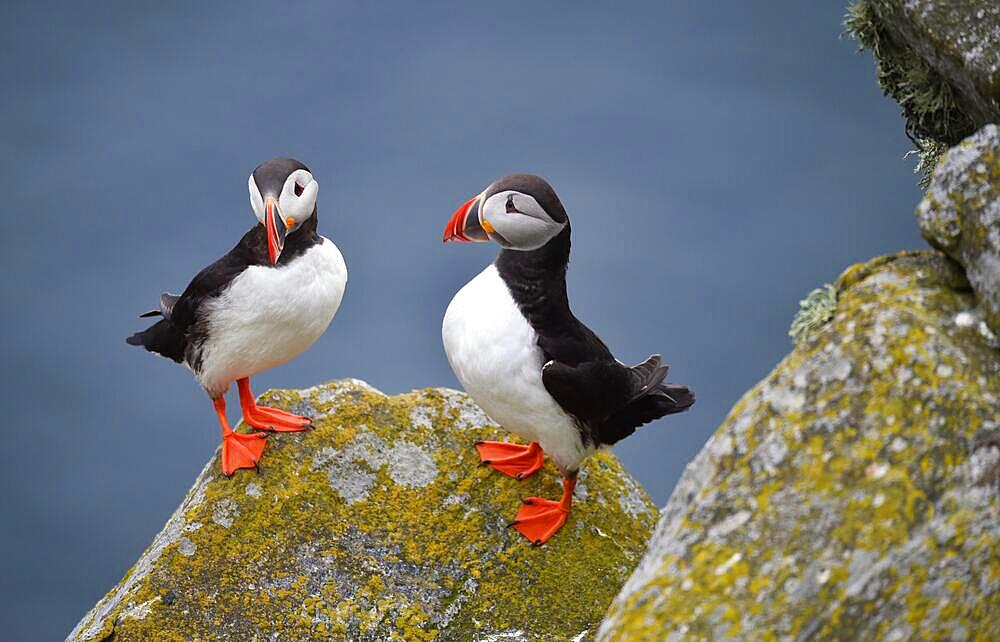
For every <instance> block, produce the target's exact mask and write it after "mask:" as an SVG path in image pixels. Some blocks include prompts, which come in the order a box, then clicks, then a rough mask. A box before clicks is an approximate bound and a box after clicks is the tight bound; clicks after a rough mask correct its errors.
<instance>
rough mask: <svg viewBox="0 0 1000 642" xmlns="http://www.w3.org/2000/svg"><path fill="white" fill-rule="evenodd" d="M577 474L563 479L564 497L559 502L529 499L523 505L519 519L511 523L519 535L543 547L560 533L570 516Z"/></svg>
mask: <svg viewBox="0 0 1000 642" xmlns="http://www.w3.org/2000/svg"><path fill="white" fill-rule="evenodd" d="M575 486H576V473H573V476H572V477H564V478H563V495H562V499H560V500H559V501H554V500H551V499H543V498H541V497H529V498H527V499H525V500H524V501H523V502H522V503H521V509H520V510H519V511H517V518H516V519H514V521H513V522H511V523H510V526H513V527H514V528H515V529H516V530H517V532H518V533H520V534H521V535H524V536H525V537H527V538H528V539H529V540H530V541H531V543H532V544H533V545H535V546H541V545H542V544H544V543H545V542H547V541H549V539H550V538H551V537H552V536H553V535H555V534H556V532H558V531H559V529H560V528H562V527H563V524H565V523H566V518H567V517H568V516H569V509H570V505H571V504H572V502H573V488H574V487H575Z"/></svg>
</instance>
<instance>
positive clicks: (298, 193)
mask: <svg viewBox="0 0 1000 642" xmlns="http://www.w3.org/2000/svg"><path fill="white" fill-rule="evenodd" d="M303 190H305V188H304V187H302V186H301V185H299V184H298V183H297V182H296V183H295V195H296V196H302V191H303Z"/></svg>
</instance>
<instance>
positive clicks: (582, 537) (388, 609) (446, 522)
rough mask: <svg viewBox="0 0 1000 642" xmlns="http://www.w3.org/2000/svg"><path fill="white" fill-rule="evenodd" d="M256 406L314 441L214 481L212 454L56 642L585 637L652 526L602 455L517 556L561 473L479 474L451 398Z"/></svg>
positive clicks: (430, 392)
mask: <svg viewBox="0 0 1000 642" xmlns="http://www.w3.org/2000/svg"><path fill="white" fill-rule="evenodd" d="M263 398H264V400H265V401H266V402H268V403H269V404H271V405H275V406H279V407H283V408H286V409H288V410H291V411H293V412H298V413H304V414H308V415H310V416H313V417H315V419H316V429H315V430H313V431H311V432H308V433H298V434H278V435H272V436H271V437H270V438H269V443H268V448H267V451H266V453H265V455H264V459H263V461H262V468H261V470H260V471H259V472H254V471H246V470H243V471H238V472H237V474H236V475H235V476H234V477H232V478H226V477H223V476H222V475H221V473H220V472H219V463H218V455H216V457H215V458H213V459H212V460H211V461H209V462H208V464H207V465H206V466H205V469H204V470H203V471H202V473H201V475H200V476H199V477H198V479H197V481H196V482H195V483H194V486H193V487H192V488H191V490H190V492H189V493H188V494H187V497H186V498H185V499H184V501H183V502H182V503H181V505H180V507H179V508H178V509H177V511H176V512H175V513H174V515H173V516H172V517H171V518H170V520H169V521H168V522H167V524H166V526H165V527H164V528H163V530H162V531H161V532H160V533H159V535H157V536H156V538H155V539H154V540H153V543H152V544H151V545H150V547H149V548H148V549H147V550H146V552H145V553H143V555H142V557H141V558H139V560H138V562H137V563H136V564H135V566H134V567H133V568H132V569H131V570H130V571H128V573H126V574H125V577H124V578H123V579H122V581H121V582H120V583H119V584H118V586H116V587H115V588H113V589H112V590H111V592H109V593H108V594H107V595H106V596H105V597H104V598H103V599H101V600H100V602H98V604H97V606H95V607H94V609H93V610H92V611H91V612H90V613H88V614H87V615H86V616H85V617H84V618H83V620H81V622H80V623H79V624H78V625H77V627H76V628H75V629H74V630H73V632H72V633H71V634H70V636H69V638H68V639H70V640H112V639H113V640H114V641H115V642H125V641H132V640H135V641H144V640H214V639H228V640H313V639H348V640H407V641H414V640H460V641H467V640H504V641H516V640H567V639H572V638H574V637H577V636H580V635H581V634H584V635H587V633H586V632H587V631H590V635H592V634H593V632H594V631H595V630H596V627H597V624H598V623H599V622H600V620H601V618H602V616H603V615H604V613H605V611H606V610H607V608H608V605H609V604H610V603H611V600H612V598H613V597H614V595H615V594H616V593H617V592H618V590H619V588H620V587H621V585H622V584H623V583H624V582H625V580H626V578H628V576H629V575H630V574H631V572H632V570H633V568H634V567H635V565H636V563H637V562H638V561H639V558H640V557H641V556H642V553H643V550H644V548H645V543H646V540H647V539H648V538H649V535H650V533H651V532H652V528H653V525H654V523H655V521H656V517H657V511H656V509H655V507H654V506H653V505H652V504H651V502H650V500H649V498H648V497H647V496H646V493H645V492H644V491H643V490H642V488H641V487H640V486H639V485H638V484H637V483H636V482H635V481H634V480H633V479H632V478H631V477H630V476H629V475H628V474H627V473H626V472H625V471H624V470H623V469H622V467H621V465H620V464H619V463H618V461H617V460H616V459H615V458H614V456H613V455H611V454H610V453H608V452H602V453H599V454H598V455H597V456H595V457H593V458H591V459H590V460H588V462H587V463H586V464H585V466H584V468H583V470H581V472H580V481H579V484H578V485H577V488H576V502H574V506H573V513H572V514H571V516H570V519H569V522H568V523H567V525H566V527H564V528H563V530H562V531H560V532H559V533H558V534H557V535H556V537H554V538H553V539H552V540H551V541H550V542H549V543H548V544H546V545H545V546H542V547H532V546H531V545H530V544H529V543H528V542H526V541H525V539H524V538H523V537H521V536H520V535H519V534H518V533H517V532H515V531H514V530H513V529H509V528H507V523H508V522H509V521H510V520H511V519H512V518H513V516H514V515H515V514H516V513H517V509H518V506H519V502H520V500H521V498H522V497H525V496H528V495H541V496H551V497H558V495H559V493H560V491H561V487H560V485H559V476H558V473H557V472H556V471H555V469H554V468H552V467H551V465H547V466H546V468H545V469H543V471H542V472H541V473H540V474H537V475H535V476H533V477H532V478H530V479H528V480H526V481H523V482H517V481H514V480H513V479H510V478H508V477H504V476H502V475H499V474H497V473H495V472H493V471H492V470H491V469H489V468H486V467H482V466H480V465H479V459H478V457H477V455H476V452H475V449H474V448H473V444H474V442H475V441H477V440H480V439H496V438H506V433H504V432H503V431H502V430H501V429H499V428H498V427H497V426H496V425H495V424H493V423H492V422H490V421H489V419H488V418H487V417H486V416H485V415H484V414H483V413H482V411H481V410H479V408H478V407H476V406H475V405H474V404H473V403H472V402H471V401H470V400H469V399H468V397H467V396H466V395H465V394H463V393H459V392H456V391H453V390H445V389H426V390H421V391H416V392H412V393H409V394H404V395H398V396H386V395H384V394H382V393H381V392H379V391H377V390H375V389H373V388H371V387H370V386H368V385H367V384H365V383H363V382H360V381H354V380H346V381H337V382H333V383H329V384H326V385H322V386H317V387H314V388H310V389H308V390H300V391H282V390H279V391H272V392H269V393H267V394H265V395H263ZM192 429H194V428H192ZM206 429H207V428H206Z"/></svg>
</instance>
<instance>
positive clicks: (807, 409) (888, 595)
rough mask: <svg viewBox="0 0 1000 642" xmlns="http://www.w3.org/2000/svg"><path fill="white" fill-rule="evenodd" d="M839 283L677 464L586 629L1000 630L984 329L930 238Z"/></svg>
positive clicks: (991, 375) (962, 633)
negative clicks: (601, 614) (651, 527)
mask: <svg viewBox="0 0 1000 642" xmlns="http://www.w3.org/2000/svg"><path fill="white" fill-rule="evenodd" d="M837 287H838V289H839V290H840V293H839V296H838V298H837V304H836V310H835V312H834V315H833V317H832V319H831V320H830V321H829V322H828V323H827V324H826V325H824V326H823V327H822V328H820V329H819V330H818V331H817V332H815V333H814V334H813V335H812V336H811V337H810V338H809V339H807V340H805V341H802V342H800V343H799V344H798V345H797V346H796V348H795V349H794V350H793V351H792V353H791V354H789V355H788V356H787V357H786V358H785V359H784V360H783V361H782V362H781V363H780V364H779V365H778V366H777V367H776V368H775V370H774V371H773V372H772V373H771V374H770V375H768V376H767V378H766V379H764V380H763V381H762V382H760V383H759V384H757V385H756V386H755V387H754V388H753V389H751V390H750V391H749V392H748V393H747V394H746V395H745V396H744V397H743V398H742V399H741V400H740V401H739V402H738V403H737V404H736V406H735V407H734V408H733V410H732V411H731V412H730V414H729V416H728V417H727V418H726V419H725V421H724V422H723V424H722V425H721V426H720V427H719V429H718V430H717V431H716V433H715V435H713V437H712V438H711V439H710V440H709V442H708V443H707V444H706V446H705V447H704V449H703V450H702V451H701V453H700V454H699V455H698V456H697V457H696V458H695V459H694V461H693V462H692V463H691V464H690V465H689V466H688V467H687V469H686V470H685V472H684V475H683V477H682V479H681V481H680V482H679V483H678V485H677V488H676V489H675V491H674V493H673V495H672V496H671V498H670V500H669V502H668V503H667V506H666V508H665V509H664V511H663V514H662V517H661V520H660V522H659V525H658V526H657V529H656V532H655V534H654V535H653V538H652V540H651V543H650V548H649V551H648V552H647V554H646V556H645V557H644V558H643V561H642V562H641V563H640V565H639V567H638V568H637V570H636V572H635V573H634V574H633V576H632V578H631V579H630V580H629V581H628V583H627V584H626V585H625V587H624V588H623V589H622V592H621V593H620V594H619V596H618V597H617V598H616V599H615V602H614V604H613V605H612V607H611V609H610V611H609V614H608V617H607V619H606V620H605V622H604V623H603V624H602V627H601V629H600V631H599V634H598V636H597V638H598V639H599V640H616V641H617V640H775V641H777V640H910V639H920V640H965V639H974V640H983V641H985V640H997V639H1000V556H998V555H997V551H998V550H1000V497H998V488H997V481H996V480H995V478H991V477H990V472H991V471H992V472H995V471H996V469H995V466H996V464H997V462H998V461H1000V449H998V448H997V446H996V444H997V443H998V441H1000V440H998V437H1000V413H998V408H1000V345H998V343H997V340H996V337H995V336H993V334H992V333H991V332H990V331H989V329H988V328H986V327H985V325H982V324H979V323H976V322H975V319H976V308H975V300H974V298H973V295H972V292H971V291H970V290H969V286H968V283H967V282H966V280H965V277H964V275H963V273H962V270H961V269H960V267H959V266H958V265H957V264H955V263H954V262H952V261H951V260H950V259H948V258H947V257H946V256H944V255H943V254H940V253H938V252H933V251H925V252H920V253H906V254H903V255H899V256H896V257H886V258H882V259H876V260H874V261H871V262H869V263H868V264H863V265H859V266H855V267H853V268H851V269H849V270H847V271H846V272H845V273H844V275H843V276H842V277H841V278H840V279H838V281H837Z"/></svg>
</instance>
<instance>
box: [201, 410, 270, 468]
mask: <svg viewBox="0 0 1000 642" xmlns="http://www.w3.org/2000/svg"><path fill="white" fill-rule="evenodd" d="M212 403H214V404H215V412H216V414H218V415H219V426H221V427H222V474H223V475H225V476H226V477H230V476H232V474H233V473H235V472H236V471H237V470H239V469H240V468H256V467H257V462H258V461H260V458H261V455H263V454H264V446H265V445H266V443H267V442H265V441H264V439H265V438H266V437H267V433H262V432H258V433H254V434H252V435H244V434H241V433H238V432H233V429H232V428H230V427H229V420H228V419H226V400H225V399H224V398H223V397H219V398H218V399H213V400H212Z"/></svg>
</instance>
